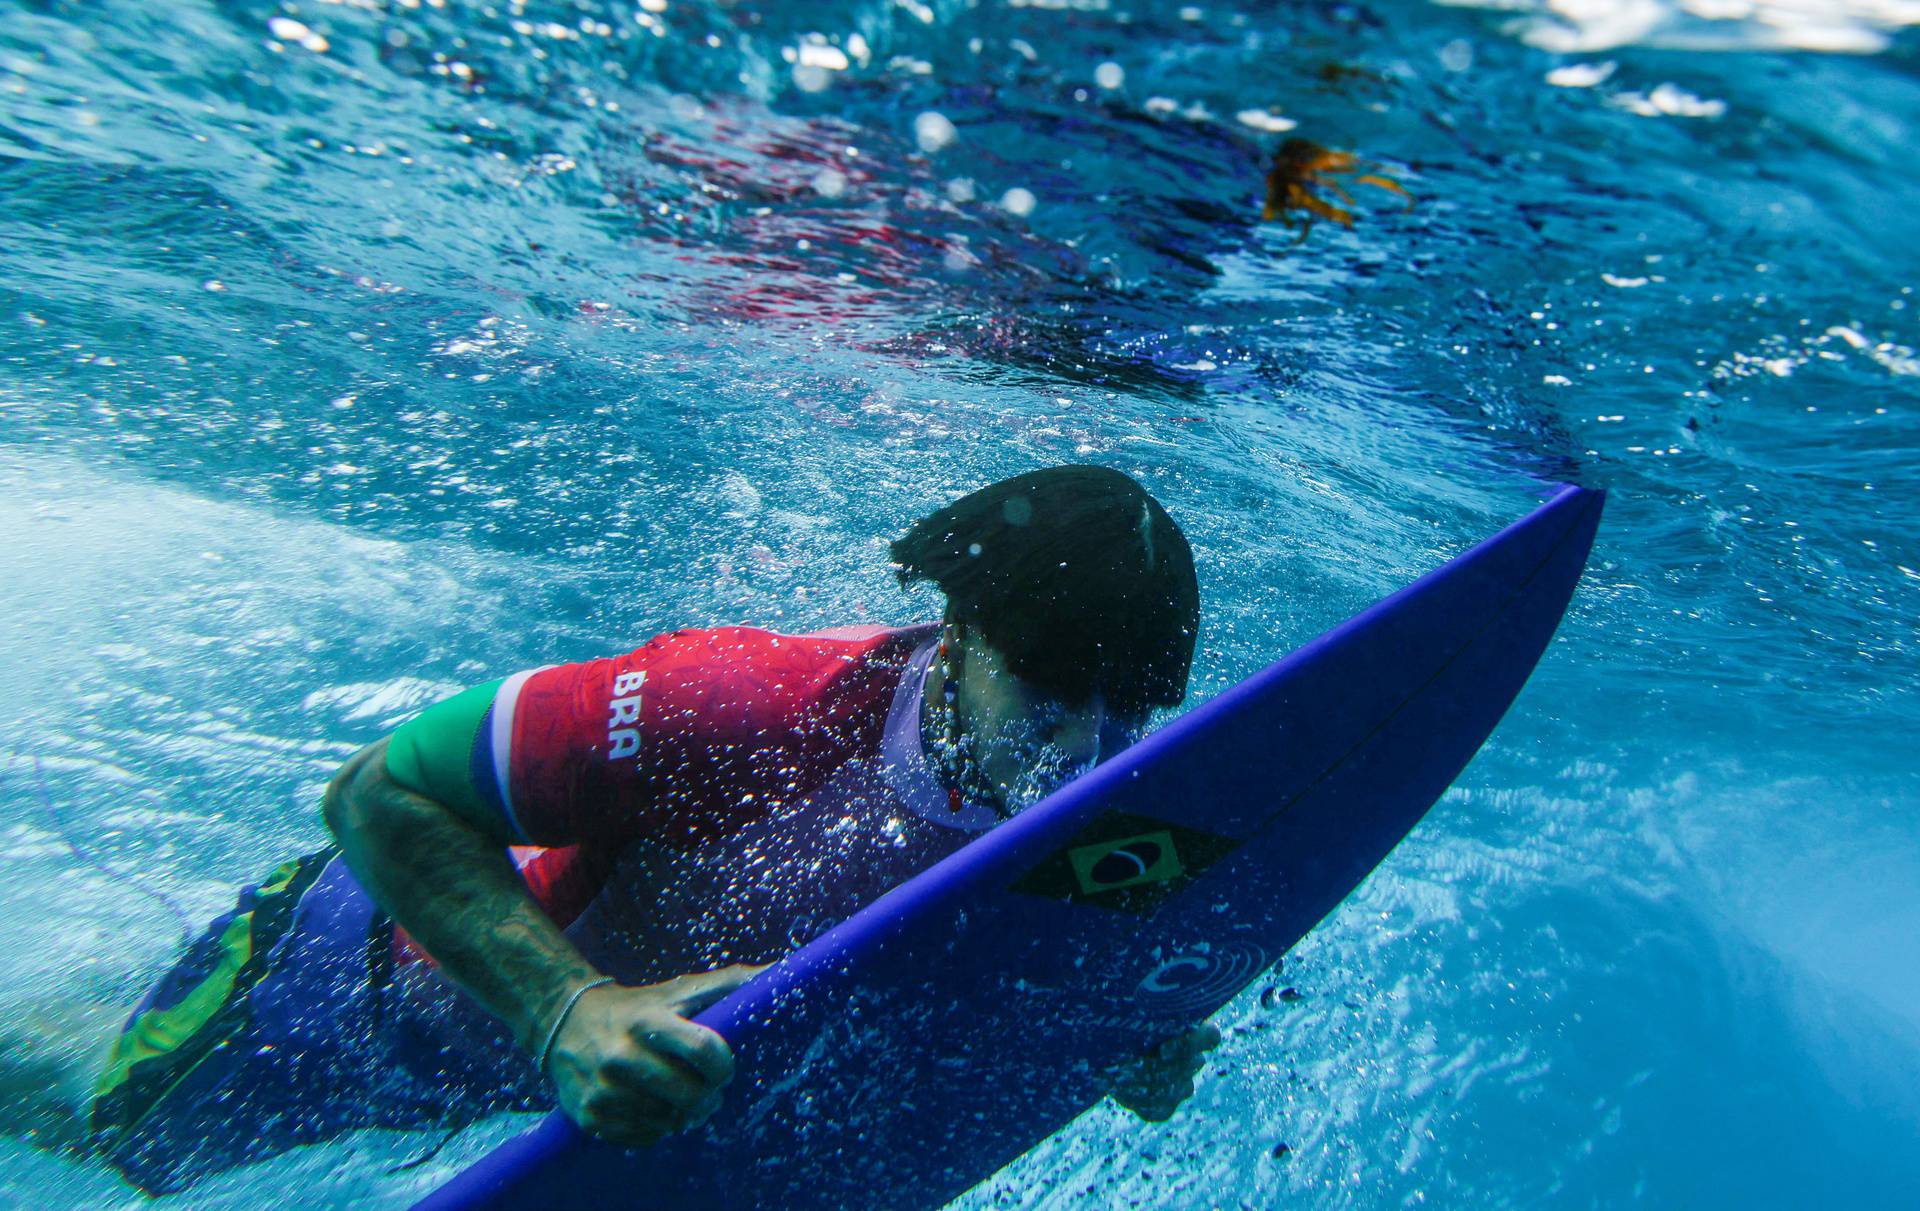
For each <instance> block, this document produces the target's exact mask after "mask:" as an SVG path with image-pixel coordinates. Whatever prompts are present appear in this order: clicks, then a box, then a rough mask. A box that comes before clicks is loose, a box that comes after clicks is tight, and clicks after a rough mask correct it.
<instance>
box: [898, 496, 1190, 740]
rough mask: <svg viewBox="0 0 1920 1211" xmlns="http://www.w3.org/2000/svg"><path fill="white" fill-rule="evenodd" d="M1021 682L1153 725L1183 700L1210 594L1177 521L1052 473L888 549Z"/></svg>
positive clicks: (960, 509)
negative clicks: (943, 598) (1156, 711)
mask: <svg viewBox="0 0 1920 1211" xmlns="http://www.w3.org/2000/svg"><path fill="white" fill-rule="evenodd" d="M892 553H893V561H894V565H895V568H896V569H897V571H898V573H899V576H900V583H901V585H902V586H905V585H909V584H912V583H914V582H915V581H920V580H930V581H932V582H933V583H934V584H935V585H937V586H938V587H939V589H940V591H941V592H943V593H945V594H946V595H947V612H948V617H949V618H952V619H955V620H957V621H959V622H962V623H964V624H966V625H967V626H969V627H974V628H978V630H979V632H980V633H981V635H982V636H983V637H984V638H985V639H986V641H987V642H988V643H990V644H992V645H993V646H994V648H995V649H997V650H998V651H999V652H1000V653H1002V654H1003V655H1004V656H1005V657H1006V658H1007V662H1008V664H1009V666H1010V667H1011V668H1012V670H1013V672H1014V673H1015V675H1017V676H1019V677H1020V678H1022V679H1023V680H1026V681H1029V682H1031V683H1033V684H1034V685H1035V686H1037V687H1039V688H1041V689H1043V690H1045V691H1046V692H1048V693H1052V694H1056V695H1058V696H1059V697H1061V698H1062V699H1064V700H1065V701H1066V702H1067V703H1068V704H1069V705H1074V706H1078V705H1079V704H1081V703H1083V702H1085V701H1086V700H1087V699H1088V698H1090V697H1091V696H1092V695H1093V693H1094V692H1095V691H1096V690H1098V691H1099V692H1100V693H1101V694H1103V695H1104V696H1105V698H1106V700H1107V702H1108V704H1109V706H1110V707H1111V708H1112V709H1113V710H1115V711H1116V712H1119V713H1121V714H1123V715H1130V716H1137V717H1142V718H1144V717H1145V715H1146V714H1147V712H1148V711H1149V710H1150V709H1151V708H1153V707H1155V706H1174V705H1177V704H1178V703H1179V702H1180V700H1181V699H1183V698H1185V697H1186V693H1187V673H1188V670H1189V668H1190V667H1191V666H1192V663H1193V644H1194V637H1195V635H1196V634H1197V632H1198V630H1199V625H1200V586H1199V582H1198V580H1197V579H1196V578H1195V576H1194V571H1193V551H1192V550H1191V549H1190V548H1189V547H1188V546H1187V538H1186V535H1184V534H1182V533H1181V532H1180V527H1179V526H1177V525H1175V524H1174V522H1173V518H1171V517H1169V516H1167V511H1166V510H1165V509H1163V508H1161V507H1160V502H1159V501H1157V500H1155V499H1154V498H1153V497H1152V496H1150V495H1149V494H1148V493H1147V490H1146V489H1145V488H1142V487H1141V486H1140V485H1139V484H1138V483H1136V482H1134V480H1133V479H1132V478H1131V477H1130V476H1128V475H1126V474H1124V473H1122V472H1120V471H1115V470H1113V469H1112V468H1109V467H1083V466H1070V467H1049V468H1047V469H1045V470H1041V471H1030V472H1028V473H1027V474H1025V475H1016V476H1014V477H1013V478H1012V479H1007V480H1002V481H1001V482H999V483H997V484H991V485H989V486H987V487H985V488H982V489H980V490H979V491H977V492H972V493H969V494H968V495H966V496H963V497H961V498H960V499H959V500H956V501H954V502H953V503H952V504H950V505H948V506H947V507H946V508H944V509H941V510H939V511H938V512H935V513H933V514H931V515H929V516H927V517H924V518H922V519H921V520H920V521H918V522H916V523H914V525H913V528H912V529H910V530H908V531H907V533H906V534H905V535H904V536H902V537H901V538H900V539H899V540H898V541H896V542H895V543H894V544H893V547H892Z"/></svg>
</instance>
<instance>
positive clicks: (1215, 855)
mask: <svg viewBox="0 0 1920 1211" xmlns="http://www.w3.org/2000/svg"><path fill="white" fill-rule="evenodd" d="M1239 844H1240V842H1238V841H1236V840H1234V839H1233V838H1232V837H1222V836H1220V835H1219V834H1217V833H1209V832H1203V831H1202V830H1200V829H1197V828H1189V827H1187V826H1186V825H1183V824H1175V823H1172V822H1171V821H1167V820H1156V819H1154V818H1153V817H1152V816H1142V815H1139V814H1137V813H1134V812H1106V813H1104V814H1103V815H1101V816H1100V817H1099V818H1097V819H1096V820H1094V821H1093V823H1091V824H1089V825H1087V827H1085V828H1083V829H1081V830H1080V832H1079V833H1078V834H1077V835H1076V836H1075V837H1074V838H1073V839H1072V840H1071V841H1069V842H1067V844H1066V845H1065V846H1064V847H1063V848H1061V849H1058V850H1056V851H1054V852H1053V853H1051V854H1048V855H1047V856H1046V858H1044V859H1043V860H1042V861H1041V862H1040V864H1039V865H1037V866H1035V867H1034V868H1033V869H1031V870H1029V871H1028V872H1027V873H1026V874H1025V875H1023V876H1021V878H1020V880H1019V882H1017V883H1015V884H1014V885H1013V890H1014V891H1017V892H1023V893H1025V894H1027V895H1033V896H1045V897H1047V898H1048V899H1051V900H1070V901H1073V902H1075V903H1081V904H1093V905H1097V906H1099V907H1101V908H1112V909H1118V910H1119V911H1121V912H1137V913H1148V912H1152V911H1153V910H1154V909H1156V908H1158V907H1159V906H1160V905H1161V904H1163V903H1165V902H1166V900H1167V898H1168V897H1170V896H1172V895H1173V894H1174V893H1175V892H1177V891H1179V890H1180V888H1182V887H1184V886H1186V884H1187V883H1189V882H1191V881H1192V880H1193V878H1194V877H1195V876H1196V875H1198V874H1200V873H1201V872H1202V871H1204V870H1206V869H1207V868H1208V867H1210V866H1212V865H1213V864H1214V863H1215V862H1218V861H1219V860H1220V859H1221V858H1222V857H1225V856H1226V855H1227V854H1228V853H1230V852H1232V851H1233V850H1234V849H1235V848H1236V847H1237V846H1238V845H1239Z"/></svg>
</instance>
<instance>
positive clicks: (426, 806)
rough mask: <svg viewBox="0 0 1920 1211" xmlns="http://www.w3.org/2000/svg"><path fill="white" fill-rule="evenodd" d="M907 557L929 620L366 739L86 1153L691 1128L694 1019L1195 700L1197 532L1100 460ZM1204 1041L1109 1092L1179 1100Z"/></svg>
mask: <svg viewBox="0 0 1920 1211" xmlns="http://www.w3.org/2000/svg"><path fill="white" fill-rule="evenodd" d="M892 557H893V561H894V567H895V569H896V571H897V573H898V576H899V579H900V582H901V584H902V585H903V586H905V585H909V584H912V583H914V582H916V581H921V580H926V581H930V582H932V583H933V584H934V585H935V586H937V587H938V588H939V589H940V590H941V592H942V593H943V594H944V595H945V597H946V608H945V611H944V618H943V621H942V622H940V623H927V624H924V625H919V626H911V627H904V628H883V627H860V628H849V629H842V630H837V631H828V632H822V633H818V634H813V635H799V636H793V635H779V634H775V633H773V632H770V631H765V630H759V629H756V628H752V627H739V626H729V627H717V628H712V629H705V630H682V631H674V632H670V633H667V634H663V635H660V636H657V637H655V638H654V639H652V640H650V641H649V642H648V643H646V644H645V645H644V646H642V647H640V648H639V649H637V650H635V651H633V652H630V653H628V654H626V655H624V656H617V657H612V658H608V659H602V660H593V661H588V662H585V663H580V664H570V665H560V666H555V667H550V668H545V669H536V670H533V671H530V672H525V673H520V674H516V675H514V676H511V677H507V678H504V679H502V680H499V681H494V682H490V683H488V684H485V685H481V686H477V687H475V688H473V689H471V690H468V691H466V692H464V693H462V694H459V695H457V696H455V697H453V698H451V699H448V700H447V701H445V702H442V703H439V704H437V705H435V706H432V707H429V708H427V709H426V710H425V711H422V712H421V713H420V714H419V715H418V716H416V717H415V718H414V719H412V720H410V721H409V722H407V723H406V724H404V725H402V726H401V727H400V728H399V729H398V730H396V731H395V732H394V733H393V734H392V735H391V736H389V737H387V738H386V739H383V740H380V741H377V742H375V743H374V744H372V745H369V746H368V747H367V748H365V749H362V750H361V751H360V752H359V753H357V754H356V755H355V756H353V757H352V758H351V759H349V760H348V761H347V763H346V764H345V766H344V767H343V768H342V769H341V770H340V772H339V774H338V775H337V776H336V777H335V778H334V779H333V781H332V783H331V784H330V785H329V786H328V788H327V792H326V796H325V801H324V810H325V815H326V820H327V824H328V826H329V828H330V829H331V830H332V833H333V837H334V839H335V842H336V844H335V845H333V846H331V847H329V848H327V849H325V850H323V851H321V852H319V853H316V854H313V855H309V856H308V857H305V858H302V859H299V860H296V861H292V862H288V863H286V864H284V865H283V866H281V867H280V868H279V869H277V870H276V871H274V872H273V873H272V874H271V875H270V876H269V877H268V878H267V879H266V880H265V881H264V882H262V883H261V884H259V885H258V886H255V887H252V888H249V889H248V890H246V891H244V892H243V893H242V894H241V896H240V901H239V904H238V905H237V906H236V907H235V909H234V911H233V912H231V913H229V914H227V915H225V916H223V917H221V918H219V919H218V920H216V921H214V922H213V923H212V924H211V925H210V926H209V927H208V929H207V930H206V932H205V933H204V934H203V936H201V937H200V938H199V940H198V941H196V942H195V943H193V944H192V945H191V946H190V947H189V948H188V950H187V952H186V954H185V955H184V956H183V957H182V958H181V959H180V961H179V962H178V963H177V965H176V966H175V967H174V968H173V969H172V970H171V971H170V972H168V974H167V975H166V976H164V977H163V978H162V979H161V981H160V982H159V983H158V985H156V986H155V988H154V989H153V990H152V991H151V992H150V993H149V994H148V996H147V998H146V999H145V1001H143V1002H142V1004H141V1005H140V1006H139V1007H138V1008H137V1009H136V1010H135V1011H134V1014H133V1016H132V1018H131V1019H130V1020H129V1021H128V1023H127V1025H126V1027H125V1029H124V1031H123V1032H122V1034H121V1035H120V1037H119V1038H118V1040H117V1041H116V1042H115V1043H114V1046H113V1050H112V1053H111V1055H110V1056H109V1058H108V1062H107V1067H106V1070H105V1072H104V1073H103V1074H102V1076H101V1078H100V1080H99V1082H98V1084H97V1086H96V1095H95V1097H94V1100H93V1102H92V1106H91V1109H90V1113H89V1121H88V1123H87V1126H86V1129H85V1138H86V1140H87V1143H88V1146H89V1147H90V1149H91V1150H93V1151H95V1152H97V1153H98V1154H100V1155H101V1156H102V1157H104V1158H105V1159H106V1160H107V1161H108V1162H109V1163H110V1164H112V1165H113V1166H114V1167H115V1168H117V1169H118V1170H119V1171H120V1172H121V1173H123V1174H124V1175H125V1176H126V1177H127V1179H128V1180H130V1181H132V1182H133V1183H134V1184H136V1185H138V1186H140V1187H142V1188H143V1189H146V1190H148V1191H150V1192H154V1193H166V1192H171V1191H175V1190H178V1189H181V1188H182V1187H184V1186H186V1185H187V1184H189V1183H191V1182H193V1181H195V1180H198V1179H199V1178H201V1177H203V1176H205V1175H207V1174H208V1173H211V1172H216V1171H219V1170H222V1169H226V1168H230V1167H232V1166H234V1165H237V1164H241V1163H245V1162H248V1161H253V1160H258V1159H262V1158H264V1157H267V1156H271V1155H274V1154H276V1153H279V1152H282V1151H285V1150H286V1149H288V1148H290V1147H293V1146H296V1145H299V1144H305V1143H314V1142H318V1141H322V1140H325V1139H329V1138H331V1137H333V1136H335V1135H338V1134H339V1133H341V1132H343V1131H347V1130H352V1129H355V1128H361V1127H372V1126H379V1127H390V1128H393V1127H425V1126H432V1125H445V1126H454V1125H458V1124H461V1123H464V1122H468V1121H471V1120H473V1119H475V1118H477V1117H479V1116H482V1115H485V1114H489V1113H493V1112H496V1111H500V1110H531V1109H539V1108H543V1107H550V1106H553V1105H555V1104H557V1105H558V1107H559V1108H560V1109H561V1110H562V1111H563V1112H565V1113H566V1115H567V1116H568V1117H569V1118H571V1119H572V1120H573V1121H574V1122H575V1123H577V1124H579V1126H580V1127H581V1128H582V1129H583V1130H585V1131H586V1132H588V1133H590V1134H592V1135H596V1136H599V1137H601V1138H604V1139H607V1140H610V1141H613V1142H615V1143H620V1144H626V1145H632V1146H643V1145H647V1144H651V1143H654V1142H657V1141H658V1140H660V1139H661V1138H662V1137H663V1136H665V1135H666V1134H668V1133H670V1132H674V1131H680V1130H686V1129H689V1128H693V1127H697V1126H698V1125H700V1124H701V1123H704V1122H705V1121H706V1120H707V1118H708V1117H710V1116H711V1115H712V1114H713V1113H714V1111H715V1110H716V1109H717V1108H718V1106H719V1104H720V1098H721V1091H722V1089H723V1088H724V1086H725V1085H726V1084H727V1081H728V1080H729V1078H730V1076H731V1074H732V1068H733V1057H732V1055H731V1053H730V1052H729V1050H728V1047H727V1044H726V1043H725V1041H724V1040H722V1039H721V1038H720V1036H719V1035H717V1034H715V1033H713V1032H712V1031H710V1030H708V1029H706V1028H705V1027H703V1026H700V1025H698V1024H697V1023H695V1022H692V1021H690V1020H689V1018H690V1016H691V1015H693V1014H695V1013H697V1012H699V1010H701V1009H702V1008H704V1007H706V1006H707V1005H710V1004H712V1003H713V1002H715V1001H717V1000H719V999H720V998H721V997H724V996H725V995H727V994H728V993H730V992H732V991H733V990H734V989H735V988H738V987H739V986H740V985H741V984H742V983H744V982H745V981H746V980H748V979H750V978H751V977H752V976H753V975H754V974H755V973H756V972H757V971H759V970H760V967H759V966H758V965H761V964H765V963H769V962H772V961H774V960H776V959H778V958H779V957H780V956H781V955H783V954H785V953H787V952H788V951H790V950H792V949H794V948H795V947H797V946H799V945H802V944H804V943H805V942H807V941H809V940H810V939H811V938H813V937H814V936H817V935H818V934H819V933H821V932H822V931H824V930H825V929H827V928H828V927H830V926H832V925H833V924H835V923H837V922H838V921H841V920H843V919H845V918H846V917H847V916H849V915H851V914H852V913H853V912H854V911H855V910H856V909H857V908H859V907H860V906H861V905H863V904H865V903H867V902H869V901H871V900H872V899H874V898H875V897H876V896H878V895H879V894H880V893H881V892H883V891H885V890H886V889H887V888H889V887H892V886H894V885H896V884H898V883H900V882H902V881H903V880H905V879H907V878H909V877H911V876H912V875H914V874H915V873H917V872H919V871H920V870H923V869H925V868H926V867H927V866H929V865H931V864H932V863H933V862H935V861H937V860H939V859H940V858H943V857H945V856H946V855H948V854H950V853H952V852H954V851H955V850H957V849H959V848H960V847H961V846H963V845H965V844H967V843H968V842H969V841H970V840H972V839H974V838H975V837H977V836H978V835H980V833H982V832H983V831H985V830H986V829H989V828H992V827H993V826H994V825H995V824H997V823H999V822H1000V821H1002V820H1004V819H1007V818H1009V817H1010V816H1012V815H1013V814H1014V813H1015V812H1017V811H1019V810H1020V809H1021V808H1023V807H1025V806H1027V805H1029V804H1031V803H1033V802H1035V801H1037V800H1038V799H1039V798H1041V797H1043V796H1044V795H1045V794H1047V793H1048V792H1050V791H1051V790H1053V789H1054V788H1056V787H1058V786H1060V785H1062V784H1063V783H1065V782H1066V781H1068V780H1069V779H1071V778H1072V777H1074V776H1075V775H1076V774H1078V773H1079V772H1081V771H1082V770H1084V769H1087V768H1089V767H1091V766H1092V765H1093V764H1095V763H1096V762H1098V761H1101V760H1103V759H1105V758H1107V757H1110V756H1112V755H1113V754H1114V753H1116V752H1118V751H1119V750H1120V749H1122V748H1124V747H1126V746H1127V745H1128V744H1130V743H1132V742H1133V741H1134V740H1135V739H1137V738H1138V737H1139V735H1140V733H1141V730H1142V729H1143V728H1144V726H1145V724H1146V722H1147V720H1148V717H1149V714H1150V713H1151V712H1152V710H1154V709H1155V708H1157V707H1171V706H1175V705H1177V704H1179V703H1180V702H1181V701H1182V699H1183V698H1184V697H1185V694H1186V687H1187V678H1188V671H1189V668H1190V665H1191V661H1192V655H1193V648H1194V639H1195V633H1196V630H1197V627H1198V621H1199V593H1198V584H1197V580H1196V578H1195V574H1194V567H1193V558H1192V553H1191V551H1190V550H1189V548H1188V546H1187V542H1186V539H1185V537H1184V535H1182V533H1181V532H1180V529H1179V527H1178V526H1176V525H1175V524H1174V522H1173V520H1172V518H1170V517H1169V516H1168V515H1167V513H1166V511H1165V509H1163V508H1162V507H1161V506H1160V504H1159V502H1157V501H1156V500H1154V499H1153V498H1152V497H1151V496H1150V495H1149V494H1148V493H1147V492H1146V491H1145V490H1144V489H1142V488H1141V487H1140V486H1139V485H1138V484H1137V483H1135V482H1134V481H1133V480H1132V479H1130V478H1129V477H1127V476H1126V475H1124V474H1122V473H1120V472H1118V471H1113V470H1109V469H1106V468H1100V467H1056V468H1051V469H1047V470H1042V471H1036V472H1031V473H1029V474H1026V475H1021V476H1016V477H1015V478H1013V479H1009V480H1006V481H1003V482H1001V483H997V484H993V485H991V486H989V487H986V488H983V489H981V490H979V491H977V492H974V493H972V494H970V495H968V496H965V497H963V498H961V499H960V500H958V501H956V502H954V503H953V504H951V505H949V506H947V507H946V508H944V509H941V510H939V511H937V512H935V513H933V514H932V515H930V516H928V517H926V518H924V519H922V520H921V521H919V522H918V523H916V524H915V525H914V526H913V527H912V528H911V529H910V530H909V531H908V532H907V534H906V535H905V536H904V537H902V538H901V539H900V540H899V541H897V542H895V543H894V544H893V546H892ZM1218 1037H1219V1036H1218V1034H1217V1032H1214V1031H1212V1029H1211V1028H1202V1029H1201V1030H1197V1031H1195V1032H1193V1033H1191V1034H1189V1035H1187V1036H1185V1037H1184V1038H1180V1039H1175V1040H1172V1041H1170V1042H1169V1043H1168V1044H1167V1045H1166V1046H1164V1047H1163V1048H1161V1049H1160V1050H1159V1051H1157V1052H1155V1053H1153V1054H1152V1055H1150V1056H1148V1057H1146V1058H1144V1059H1143V1060H1142V1061H1140V1062H1138V1063H1136V1064H1134V1065H1131V1066H1130V1067H1128V1068H1127V1069H1126V1070H1125V1071H1123V1072H1122V1073H1120V1074H1118V1075H1117V1077H1116V1080H1117V1083H1116V1085H1115V1087H1114V1096H1115V1097H1116V1099H1117V1100H1120V1101H1121V1103H1122V1104H1123V1105H1126V1106H1128V1107H1129V1108H1130V1109H1132V1110H1133V1111H1134V1112H1135V1113H1137V1114H1139V1115H1141V1117H1143V1118H1147V1119H1150V1120H1159V1119H1164V1118H1166V1117H1167V1116H1169V1115H1170V1114H1172V1112H1173V1110H1174V1109H1175V1107H1177V1106H1178V1105H1179V1103H1180V1102H1181V1101H1182V1100H1184V1099H1185V1098H1186V1097H1187V1096H1188V1095H1189V1094H1190V1093H1191V1092H1192V1077H1193V1074H1194V1073H1195V1072H1196V1071H1197V1070H1198V1067H1199V1063H1200V1056H1201V1055H1202V1053H1204V1051H1205V1050H1206V1049H1207V1048H1209V1047H1211V1046H1212V1045H1213V1044H1214V1043H1215V1042H1217V1041H1218Z"/></svg>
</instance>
